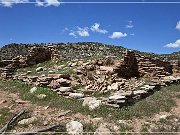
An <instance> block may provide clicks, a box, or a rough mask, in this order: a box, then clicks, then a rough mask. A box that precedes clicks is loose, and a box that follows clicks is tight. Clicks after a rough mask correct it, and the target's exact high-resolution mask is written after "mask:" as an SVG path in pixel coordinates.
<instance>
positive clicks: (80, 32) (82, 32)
mask: <svg viewBox="0 0 180 135" xmlns="http://www.w3.org/2000/svg"><path fill="white" fill-rule="evenodd" d="M66 31H69V36H72V37H74V38H78V36H80V37H89V36H90V34H89V28H88V27H84V28H81V27H78V26H77V27H76V29H75V30H69V29H68V28H67V29H66Z"/></svg>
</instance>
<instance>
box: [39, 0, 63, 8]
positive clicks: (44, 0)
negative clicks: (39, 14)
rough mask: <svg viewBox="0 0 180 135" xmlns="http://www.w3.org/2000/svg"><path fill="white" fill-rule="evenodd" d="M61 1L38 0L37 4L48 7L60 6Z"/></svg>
mask: <svg viewBox="0 0 180 135" xmlns="http://www.w3.org/2000/svg"><path fill="white" fill-rule="evenodd" d="M59 5H60V2H59V1H58V0H36V6H39V7H42V6H43V7H48V6H55V7H58V6H59Z"/></svg>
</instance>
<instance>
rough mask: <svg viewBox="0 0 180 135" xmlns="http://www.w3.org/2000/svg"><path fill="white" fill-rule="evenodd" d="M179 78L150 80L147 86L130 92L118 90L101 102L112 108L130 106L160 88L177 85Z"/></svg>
mask: <svg viewBox="0 0 180 135" xmlns="http://www.w3.org/2000/svg"><path fill="white" fill-rule="evenodd" d="M179 82H180V77H173V76H166V77H164V78H161V79H159V80H152V81H151V82H149V83H148V84H145V85H143V86H141V87H139V88H138V89H136V90H132V91H122V90H119V91H117V92H115V93H114V94H112V95H111V96H110V97H108V99H105V100H104V101H103V102H104V104H106V105H109V106H113V107H122V106H126V105H132V104H134V103H135V102H137V101H139V100H141V99H144V98H146V97H148V96H149V95H151V94H153V93H154V92H156V91H158V90H160V88H161V87H166V86H169V85H171V84H174V83H179Z"/></svg>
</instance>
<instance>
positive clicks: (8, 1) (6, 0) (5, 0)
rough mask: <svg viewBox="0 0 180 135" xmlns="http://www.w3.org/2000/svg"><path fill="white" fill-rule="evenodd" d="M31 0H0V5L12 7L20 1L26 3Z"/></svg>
mask: <svg viewBox="0 0 180 135" xmlns="http://www.w3.org/2000/svg"><path fill="white" fill-rule="evenodd" d="M26 2H29V0H0V5H2V6H4V7H12V5H14V4H18V3H26Z"/></svg>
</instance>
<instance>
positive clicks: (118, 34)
mask: <svg viewBox="0 0 180 135" xmlns="http://www.w3.org/2000/svg"><path fill="white" fill-rule="evenodd" d="M9 1H10V3H8V2H7V0H0V2H1V5H0V46H3V45H5V44H8V43H42V42H43V43H48V42H81V41H83V42H84V41H95V42H102V43H107V44H113V45H121V46H124V47H127V48H130V49H136V50H140V51H147V52H154V53H161V54H162V53H172V52H175V51H180V22H179V21H180V13H179V10H180V3H174V4H172V3H171V4H168V3H156V4H155V3H153V4H152V3H148V4H146V2H150V1H148V0H144V2H143V3H136V4H117V3H116V4H103V3H101V4H93V3H91V4H80V3H79V4H72V3H71V4H68V3H59V2H58V1H57V0H45V2H44V3H43V2H42V1H43V0H41V1H38V0H35V1H31V2H33V3H23V2H29V1H30V0H29V1H28V0H9ZM14 1H16V2H22V3H23V4H18V3H16V4H15V3H13V2H14ZM74 1H75V0H63V1H61V2H74ZM78 1H79V2H85V0H84V1H83V0H78ZM89 1H91V2H95V1H96V2H97V0H89ZM98 1H106V2H108V1H109V2H110V0H98ZM113 1H114V2H122V0H113ZM132 1H133V0H132ZM134 1H138V0H134ZM162 1H163V2H168V0H159V2H162ZM169 1H170V0H169ZM174 1H176V2H180V1H178V0H174ZM126 2H127V1H126ZM138 2H142V1H138ZM151 2H156V0H151Z"/></svg>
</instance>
